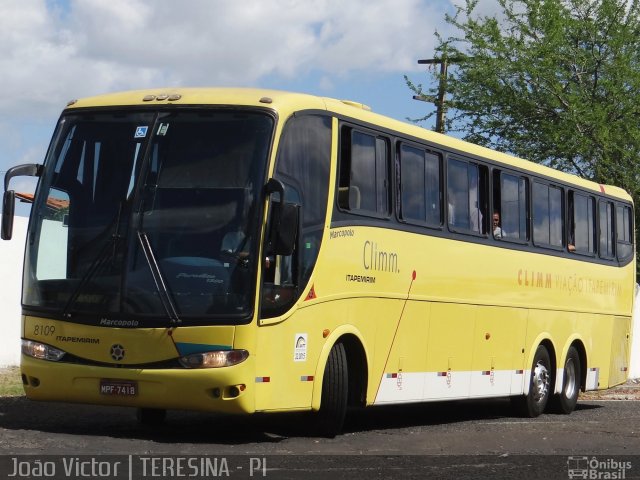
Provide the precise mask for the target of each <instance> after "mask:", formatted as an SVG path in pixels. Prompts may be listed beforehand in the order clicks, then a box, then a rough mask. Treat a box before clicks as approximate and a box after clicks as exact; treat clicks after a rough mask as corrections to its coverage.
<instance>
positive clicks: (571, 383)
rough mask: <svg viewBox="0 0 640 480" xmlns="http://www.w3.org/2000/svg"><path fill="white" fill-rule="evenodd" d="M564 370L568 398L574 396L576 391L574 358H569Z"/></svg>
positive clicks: (565, 389)
mask: <svg viewBox="0 0 640 480" xmlns="http://www.w3.org/2000/svg"><path fill="white" fill-rule="evenodd" d="M564 372H565V373H564V394H565V396H566V397H567V398H573V395H574V394H575V393H576V366H575V365H574V363H573V360H572V359H569V360H567V363H566V365H565V366H564Z"/></svg>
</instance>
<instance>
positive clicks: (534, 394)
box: [514, 345, 553, 418]
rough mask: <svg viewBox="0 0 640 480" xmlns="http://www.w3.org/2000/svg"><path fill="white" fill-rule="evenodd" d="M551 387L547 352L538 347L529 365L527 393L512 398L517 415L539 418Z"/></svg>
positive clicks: (540, 346)
mask: <svg viewBox="0 0 640 480" xmlns="http://www.w3.org/2000/svg"><path fill="white" fill-rule="evenodd" d="M552 387H553V372H552V370H551V360H550V357H549V352H548V351H547V349H546V347H545V346H544V345H538V348H537V349H536V354H535V356H534V357H533V363H532V365H531V377H530V379H529V393H528V394H527V395H523V396H520V397H515V398H514V402H515V405H514V406H515V407H516V409H517V411H518V413H519V414H520V415H522V416H524V417H528V418H535V417H537V416H539V415H540V414H541V413H542V412H544V409H545V407H546V406H547V402H548V401H549V397H550V395H551V388H552Z"/></svg>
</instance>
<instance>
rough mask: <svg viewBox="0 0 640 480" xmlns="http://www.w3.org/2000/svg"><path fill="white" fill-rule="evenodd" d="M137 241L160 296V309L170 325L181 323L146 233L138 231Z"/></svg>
mask: <svg viewBox="0 0 640 480" xmlns="http://www.w3.org/2000/svg"><path fill="white" fill-rule="evenodd" d="M138 240H139V241H140V246H141V247H142V252H143V253H144V258H145V259H146V260H147V264H148V265H149V269H150V270H151V276H153V282H154V283H155V285H156V290H157V291H158V294H160V302H161V303H162V307H163V308H164V310H165V312H167V317H169V320H171V323H181V320H180V317H178V312H177V311H176V307H175V306H174V304H173V301H172V300H171V295H170V294H169V290H168V289H167V284H166V282H165V281H164V277H163V276H162V272H161V271H160V265H158V261H157V260H156V256H155V255H154V253H153V249H152V248H151V243H149V237H148V236H147V234H146V233H144V232H143V231H141V230H138Z"/></svg>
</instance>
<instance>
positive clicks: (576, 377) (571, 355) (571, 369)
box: [549, 347, 582, 414]
mask: <svg viewBox="0 0 640 480" xmlns="http://www.w3.org/2000/svg"><path fill="white" fill-rule="evenodd" d="M562 372H563V373H562V377H563V381H562V391H561V392H560V393H559V394H558V395H555V396H554V397H553V398H552V399H551V402H550V404H549V406H550V407H551V410H552V411H553V412H556V413H564V414H568V413H571V412H573V410H574V409H575V408H576V404H577V403H578V395H579V394H580V379H581V378H582V377H581V373H582V372H581V371H580V355H579V354H578V350H576V348H575V347H570V348H569V351H568V352H567V359H566V360H565V362H564V368H563V369H562Z"/></svg>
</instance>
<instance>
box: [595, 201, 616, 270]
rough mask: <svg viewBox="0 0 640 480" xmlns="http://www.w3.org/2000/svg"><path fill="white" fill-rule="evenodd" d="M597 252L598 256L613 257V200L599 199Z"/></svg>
mask: <svg viewBox="0 0 640 480" xmlns="http://www.w3.org/2000/svg"><path fill="white" fill-rule="evenodd" d="M598 208H599V217H600V218H599V224H600V228H599V237H600V241H599V245H600V248H599V252H600V258H607V259H612V258H614V257H615V250H614V242H615V229H614V226H615V224H614V222H613V202H606V201H604V200H600V203H599V206H598Z"/></svg>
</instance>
